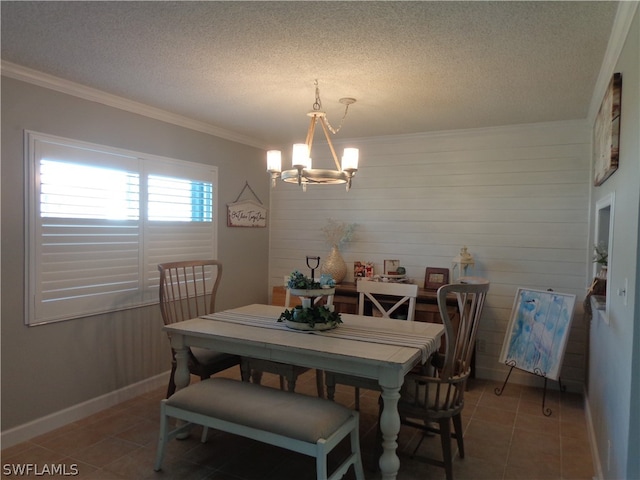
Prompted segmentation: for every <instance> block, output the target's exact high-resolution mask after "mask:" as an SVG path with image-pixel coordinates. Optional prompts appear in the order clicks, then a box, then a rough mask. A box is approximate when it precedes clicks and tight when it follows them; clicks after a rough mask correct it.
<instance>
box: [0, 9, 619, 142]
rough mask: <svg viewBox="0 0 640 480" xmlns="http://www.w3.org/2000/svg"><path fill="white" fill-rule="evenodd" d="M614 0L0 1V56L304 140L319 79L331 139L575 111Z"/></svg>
mask: <svg viewBox="0 0 640 480" xmlns="http://www.w3.org/2000/svg"><path fill="white" fill-rule="evenodd" d="M616 8H617V2H561V1H554V2H538V1H533V2H528V1H521V2H504V1H498V2H484V1H479V2H457V1H448V2H422V1H418V2H392V1H391V2H355V1H354V2H324V1H320V2H270V1H265V2H217V1H211V2H151V1H149V2H122V1H111V2H57V1H46V2H8V1H2V3H1V9H2V10H1V16H2V32H1V33H2V59H3V60H4V61H8V62H11V63H14V64H18V65H21V66H24V67H28V68H31V69H35V70H38V71H40V72H43V73H47V74H51V75H54V76H57V77H60V78H62V79H66V80H70V81H73V82H77V83H80V84H82V85H86V86H90V87H94V88H97V89H99V90H102V91H105V92H108V93H111V94H115V95H119V96H122V97H125V98H127V99H131V100H135V101H137V102H141V103H144V104H147V105H150V106H154V107H158V108H161V109H164V110H167V111H169V112H173V113H176V114H180V115H183V116H185V117H189V118H192V119H195V120H199V121H202V122H206V123H208V124H211V125H213V126H215V127H218V128H222V129H226V130H228V131H231V132H235V133H237V134H239V135H242V136H244V137H246V138H250V139H252V140H253V141H255V142H257V144H260V145H265V146H267V145H277V144H279V143H281V142H290V141H293V140H298V141H302V140H303V139H304V135H305V132H306V127H307V122H308V119H307V117H306V112H307V111H308V110H310V109H311V105H312V103H313V101H314V85H313V83H314V79H318V81H319V84H320V92H321V95H322V101H323V107H324V110H325V111H326V112H327V114H328V118H329V121H330V122H331V123H332V124H333V125H334V126H337V124H339V123H340V119H341V117H342V113H343V111H342V108H343V107H342V105H341V104H340V103H339V102H338V99H339V98H341V97H355V98H356V99H357V100H358V101H357V103H355V104H354V105H353V106H351V107H350V108H349V115H348V117H347V119H346V121H345V124H344V129H343V130H342V131H341V132H340V133H339V136H340V137H345V138H347V137H350V138H352V137H368V136H379V135H393V134H402V133H417V132H429V131H438V130H451V129H464V128H475V127H487V126H497V125H507V124H519V123H533V122H544V121H556V120H569V119H583V118H586V116H587V113H588V109H589V104H590V100H591V96H592V94H593V91H594V87H595V84H596V80H597V77H598V73H599V70H600V67H601V64H602V60H603V57H604V53H605V50H606V47H607V42H608V39H609V35H610V33H611V27H612V24H613V19H614V16H615V11H616Z"/></svg>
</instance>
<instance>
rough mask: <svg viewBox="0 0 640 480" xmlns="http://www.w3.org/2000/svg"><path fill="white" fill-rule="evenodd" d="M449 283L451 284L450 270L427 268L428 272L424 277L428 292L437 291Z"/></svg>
mask: <svg viewBox="0 0 640 480" xmlns="http://www.w3.org/2000/svg"><path fill="white" fill-rule="evenodd" d="M447 283H449V269H448V268H431V267H427V272H426V274H425V276H424V288H426V289H427V290H437V289H439V288H440V287H441V286H442V285H446V284H447Z"/></svg>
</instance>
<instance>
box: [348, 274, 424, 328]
mask: <svg viewBox="0 0 640 480" xmlns="http://www.w3.org/2000/svg"><path fill="white" fill-rule="evenodd" d="M357 290H358V314H359V315H364V304H365V299H368V300H370V301H371V303H372V304H373V306H374V307H375V308H376V309H377V310H378V311H380V313H381V314H382V316H383V317H384V318H392V317H391V315H392V314H393V313H394V312H396V310H398V309H399V308H400V307H402V306H403V305H407V308H408V311H407V320H408V321H413V318H414V316H415V311H416V298H417V297H418V285H414V284H407V283H388V282H371V281H367V280H361V281H359V282H358V284H357ZM383 297H384V298H385V299H387V300H389V298H391V297H395V298H393V299H392V300H391V302H393V303H392V304H391V306H390V307H388V306H385V305H384V304H383V301H381V299H382V298H383Z"/></svg>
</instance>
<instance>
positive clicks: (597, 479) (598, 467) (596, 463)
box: [584, 389, 604, 480]
mask: <svg viewBox="0 0 640 480" xmlns="http://www.w3.org/2000/svg"><path fill="white" fill-rule="evenodd" d="M584 411H585V415H586V417H587V433H588V435H589V444H590V445H591V458H592V461H593V471H594V473H595V476H594V477H593V478H594V480H603V479H604V475H603V474H602V463H601V462H600V455H598V443H597V442H596V433H595V432H596V431H595V429H594V428H593V416H592V415H591V407H590V405H589V396H588V395H587V391H586V389H585V392H584Z"/></svg>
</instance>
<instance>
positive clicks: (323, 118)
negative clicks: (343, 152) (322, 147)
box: [320, 117, 342, 172]
mask: <svg viewBox="0 0 640 480" xmlns="http://www.w3.org/2000/svg"><path fill="white" fill-rule="evenodd" d="M320 125H322V130H324V136H325V137H327V143H328V144H329V149H330V150H331V154H332V155H333V161H334V162H335V163H336V168H337V169H338V171H339V172H341V171H342V165H340V162H339V161H338V155H336V151H335V149H334V148H333V143H331V137H330V135H329V130H328V129H327V125H326V123H325V117H322V118H320Z"/></svg>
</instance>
